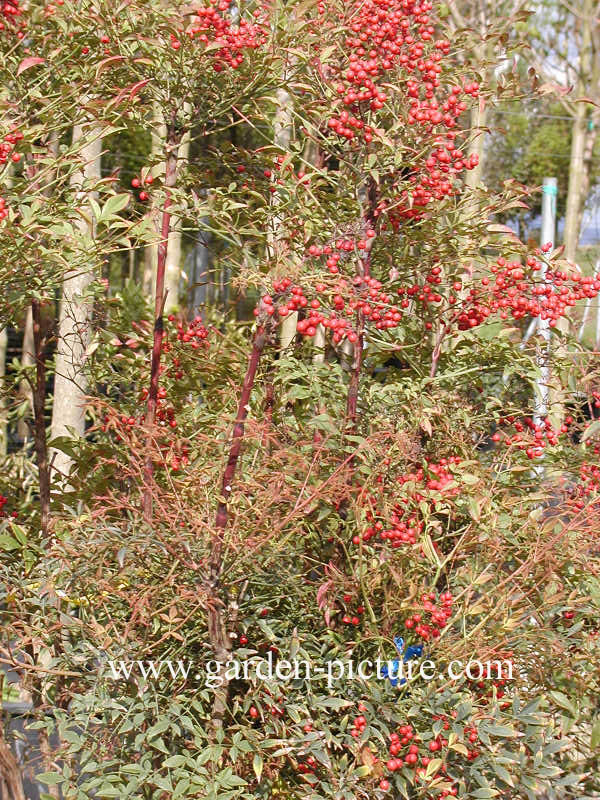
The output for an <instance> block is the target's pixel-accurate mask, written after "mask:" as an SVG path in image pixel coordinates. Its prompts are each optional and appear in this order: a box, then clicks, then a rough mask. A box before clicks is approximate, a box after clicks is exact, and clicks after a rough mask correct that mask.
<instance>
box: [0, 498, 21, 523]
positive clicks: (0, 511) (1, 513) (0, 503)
mask: <svg viewBox="0 0 600 800" xmlns="http://www.w3.org/2000/svg"><path fill="white" fill-rule="evenodd" d="M7 503H8V497H4V495H3V494H0V519H2V518H3V517H6V516H8V514H7V512H6V511H5V510H4V506H5V505H6V504H7ZM10 516H11V517H12V518H13V519H16V518H17V517H18V516H19V515H18V513H17V512H16V511H11V513H10Z"/></svg>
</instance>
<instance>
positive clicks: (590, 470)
mask: <svg viewBox="0 0 600 800" xmlns="http://www.w3.org/2000/svg"><path fill="white" fill-rule="evenodd" d="M586 444H589V442H586ZM596 449H597V445H596ZM579 480H580V484H579V485H578V486H576V487H574V488H573V489H571V490H570V492H569V505H571V506H573V507H574V508H575V509H577V511H581V510H582V509H584V508H585V507H586V505H587V504H588V503H589V502H590V500H593V502H594V503H596V502H597V498H596V495H597V494H598V493H599V492H600V465H599V464H592V463H589V462H584V463H583V464H581V466H580V467H579Z"/></svg>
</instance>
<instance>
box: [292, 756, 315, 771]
mask: <svg viewBox="0 0 600 800" xmlns="http://www.w3.org/2000/svg"><path fill="white" fill-rule="evenodd" d="M318 766H319V765H318V762H317V759H316V758H315V757H314V756H307V757H306V759H305V760H304V761H300V762H298V766H297V768H296V769H297V770H298V772H300V773H301V774H302V775H314V774H315V770H316V768H317V767H318Z"/></svg>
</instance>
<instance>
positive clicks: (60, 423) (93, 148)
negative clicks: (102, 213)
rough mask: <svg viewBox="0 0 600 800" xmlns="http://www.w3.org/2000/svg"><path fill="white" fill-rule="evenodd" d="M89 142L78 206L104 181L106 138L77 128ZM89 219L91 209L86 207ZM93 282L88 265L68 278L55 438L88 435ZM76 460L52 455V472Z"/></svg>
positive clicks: (88, 227) (63, 473)
mask: <svg viewBox="0 0 600 800" xmlns="http://www.w3.org/2000/svg"><path fill="white" fill-rule="evenodd" d="M84 137H85V139H86V140H87V141H86V142H85V143H83V144H82V147H81V162H82V166H81V169H80V170H78V171H77V172H76V173H75V174H74V175H73V176H72V179H71V184H72V186H74V187H76V188H77V189H78V195H77V198H78V203H79V204H81V205H83V204H85V201H86V199H87V198H88V197H90V196H92V195H93V193H90V190H89V188H84V185H85V183H86V182H93V181H94V180H99V179H100V158H101V152H102V140H101V138H100V136H99V135H98V132H97V131H95V130H93V129H92V130H89V128H88V130H87V131H86V130H84V129H83V128H82V127H81V126H80V125H75V126H74V128H73V143H74V144H77V143H78V142H79V141H80V140H83V139H84ZM88 213H89V214H90V216H91V209H88ZM78 226H79V232H80V235H81V244H82V247H81V250H82V251H83V250H84V248H85V249H87V247H86V245H87V243H88V242H90V241H91V240H92V239H93V237H94V223H93V222H92V223H88V222H87V221H86V220H85V219H81V220H80V221H79V223H78ZM93 280H94V271H93V268H90V267H89V266H86V267H82V268H80V269H76V270H73V271H72V272H70V273H68V274H67V275H66V276H65V280H64V283H63V288H62V299H61V303H60V312H59V329H58V344H57V350H56V360H55V375H54V399H53V405H52V428H51V438H52V439H55V438H57V437H59V436H65V437H69V438H71V437H76V438H77V437H81V436H83V435H84V433H85V399H86V392H87V379H86V376H85V371H84V361H85V352H86V348H87V346H88V343H89V340H90V329H91V322H92V311H93V306H92V302H91V301H90V300H89V299H88V298H87V297H86V294H87V292H88V290H89V287H90V284H91V283H92V281H93ZM72 462H73V460H72V458H71V456H69V455H68V454H67V453H64V452H62V451H61V450H56V451H54V452H53V454H52V469H53V472H55V473H56V475H58V476H59V479H61V478H65V477H67V476H68V474H69V472H70V470H71V467H72Z"/></svg>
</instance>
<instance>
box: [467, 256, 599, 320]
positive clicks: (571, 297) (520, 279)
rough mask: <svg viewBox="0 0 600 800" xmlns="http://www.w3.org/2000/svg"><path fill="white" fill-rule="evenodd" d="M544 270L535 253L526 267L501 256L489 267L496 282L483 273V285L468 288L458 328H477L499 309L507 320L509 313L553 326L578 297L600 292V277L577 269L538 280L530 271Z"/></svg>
mask: <svg viewBox="0 0 600 800" xmlns="http://www.w3.org/2000/svg"><path fill="white" fill-rule="evenodd" d="M527 268H528V269H529V271H530V274H529V276H528V275H527V274H526V273H527ZM541 269H542V264H541V263H540V262H539V261H538V260H537V259H536V258H535V257H534V256H529V258H527V260H526V265H525V267H524V266H523V265H522V264H521V263H520V262H519V261H512V262H507V261H506V259H505V258H503V257H500V258H498V260H497V261H496V263H495V264H492V266H491V268H490V271H491V272H492V274H493V275H495V280H494V282H493V283H492V281H491V279H490V278H489V277H487V276H484V277H483V278H482V279H481V288H479V287H477V288H472V289H471V290H470V291H469V295H468V297H467V298H466V300H465V302H464V310H462V311H461V312H460V313H459V314H458V315H457V323H458V328H459V329H460V330H468V329H469V328H474V327H476V326H477V325H480V324H481V323H482V322H484V321H485V320H486V319H487V318H488V317H489V316H490V315H492V314H494V313H496V312H499V314H500V318H501V319H507V318H508V315H509V313H510V314H511V315H512V317H513V319H515V320H519V319H522V318H523V317H525V316H527V315H530V316H532V317H540V318H541V319H543V320H548V321H549V322H548V324H549V325H550V327H554V326H555V325H556V324H557V322H558V320H559V319H560V318H561V317H563V316H565V314H567V313H568V310H569V308H571V307H572V306H574V305H575V304H576V302H577V301H578V300H581V299H584V298H593V297H596V296H597V294H598V292H599V291H600V279H599V278H596V277H593V276H586V275H581V273H579V272H577V271H574V272H572V273H570V274H568V273H566V272H561V271H560V270H556V271H553V270H548V271H547V272H546V274H545V276H544V279H543V280H540V281H537V282H536V281H534V280H533V276H532V275H531V273H535V272H539V271H540V270H541Z"/></svg>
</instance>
